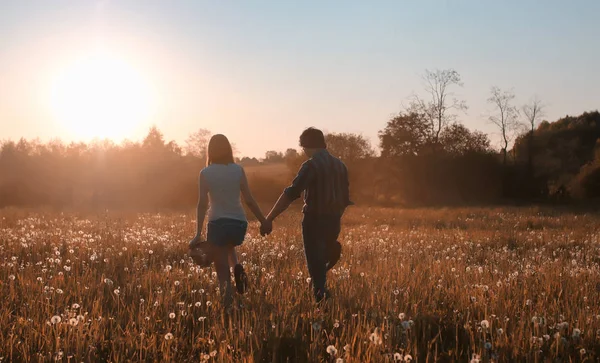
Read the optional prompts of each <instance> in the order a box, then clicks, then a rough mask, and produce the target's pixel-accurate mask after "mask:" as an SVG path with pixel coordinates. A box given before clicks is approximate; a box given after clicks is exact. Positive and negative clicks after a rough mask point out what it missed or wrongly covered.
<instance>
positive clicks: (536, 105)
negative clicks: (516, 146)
mask: <svg viewBox="0 0 600 363" xmlns="http://www.w3.org/2000/svg"><path fill="white" fill-rule="evenodd" d="M522 110H523V114H524V115H525V118H526V121H527V123H528V126H529V138H528V140H527V149H528V150H527V165H528V167H529V172H530V173H531V174H533V153H534V150H533V141H534V140H533V138H534V131H535V126H536V124H537V122H538V120H539V119H540V118H541V117H543V116H544V104H543V103H542V101H540V99H539V98H538V97H537V96H535V97H534V98H533V99H532V100H531V101H530V102H529V103H528V104H526V105H523V107H522Z"/></svg>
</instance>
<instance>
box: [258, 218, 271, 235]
mask: <svg viewBox="0 0 600 363" xmlns="http://www.w3.org/2000/svg"><path fill="white" fill-rule="evenodd" d="M271 232H273V222H271V221H270V220H268V219H267V220H265V221H264V222H262V223H261V224H260V235H261V236H263V237H264V236H266V235H269V234H271Z"/></svg>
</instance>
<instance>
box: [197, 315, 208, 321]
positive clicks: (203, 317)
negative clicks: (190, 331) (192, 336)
mask: <svg viewBox="0 0 600 363" xmlns="http://www.w3.org/2000/svg"><path fill="white" fill-rule="evenodd" d="M204 320H206V316H201V317H199V318H198V321H204Z"/></svg>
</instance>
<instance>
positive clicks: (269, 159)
mask: <svg viewBox="0 0 600 363" xmlns="http://www.w3.org/2000/svg"><path fill="white" fill-rule="evenodd" d="M264 162H265V163H281V162H283V154H282V153H280V152H278V151H274V150H269V151H267V152H266V153H265V160H264Z"/></svg>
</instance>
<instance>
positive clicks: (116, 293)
mask: <svg viewBox="0 0 600 363" xmlns="http://www.w3.org/2000/svg"><path fill="white" fill-rule="evenodd" d="M113 292H114V293H115V295H117V296H119V294H120V293H121V290H119V289H115V290H114V291H113Z"/></svg>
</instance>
